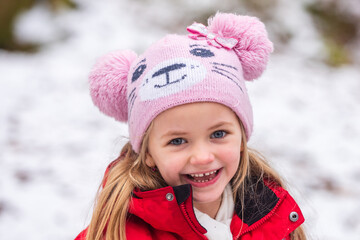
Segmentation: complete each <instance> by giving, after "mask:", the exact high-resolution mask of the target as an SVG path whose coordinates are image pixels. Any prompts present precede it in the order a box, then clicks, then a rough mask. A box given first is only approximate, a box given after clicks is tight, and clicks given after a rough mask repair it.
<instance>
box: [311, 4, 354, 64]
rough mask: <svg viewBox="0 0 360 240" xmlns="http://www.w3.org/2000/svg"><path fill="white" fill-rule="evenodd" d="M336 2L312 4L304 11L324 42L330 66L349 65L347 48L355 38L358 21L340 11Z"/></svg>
mask: <svg viewBox="0 0 360 240" xmlns="http://www.w3.org/2000/svg"><path fill="white" fill-rule="evenodd" d="M337 4H338V3H337V2H335V1H333V2H329V3H327V4H320V3H319V2H317V3H312V4H309V5H308V6H307V7H306V10H307V11H308V12H309V13H310V15H311V16H312V18H313V20H314V23H315V26H316V28H317V29H318V31H319V32H320V33H321V35H322V37H323V41H324V46H325V50H326V51H327V59H326V60H325V61H326V62H327V63H328V64H330V65H331V66H341V65H343V64H348V63H351V62H352V61H351V53H350V51H348V49H347V47H348V46H349V45H350V44H351V43H352V42H354V40H355V39H356V37H357V29H358V27H359V26H358V25H359V21H358V19H356V18H355V17H353V16H351V15H350V14H349V13H347V12H344V11H340V8H339V7H338V6H337Z"/></svg>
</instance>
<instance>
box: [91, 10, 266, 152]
mask: <svg viewBox="0 0 360 240" xmlns="http://www.w3.org/2000/svg"><path fill="white" fill-rule="evenodd" d="M192 26H195V28H190V27H189V28H188V30H189V29H190V30H189V32H190V33H191V34H190V35H189V36H183V35H174V34H173V35H167V36H165V37H164V38H162V39H161V40H159V41H158V42H156V43H155V44H153V45H152V46H151V47H150V48H149V49H147V50H146V51H145V52H144V53H143V54H142V55H140V56H139V57H137V55H136V54H135V53H134V52H132V51H129V50H127V51H117V52H113V53H110V54H108V55H106V56H104V57H103V58H101V59H100V60H99V61H98V62H97V63H96V65H95V67H94V68H93V71H92V72H91V74H90V77H89V79H90V92H91V96H92V98H93V102H94V104H95V105H96V106H98V107H99V109H100V110H101V111H103V112H104V113H105V114H107V115H109V116H112V117H114V118H115V119H116V120H119V121H128V124H129V134H130V142H131V144H132V147H133V149H134V151H136V152H138V151H139V149H140V145H141V142H142V138H143V135H144V133H145V132H146V130H147V128H148V126H149V125H150V123H151V121H152V120H153V119H154V118H155V117H156V116H157V115H158V114H160V113H161V112H163V111H165V110H167V109H169V108H171V107H174V106H178V105H182V104H186V103H192V102H217V103H221V104H224V105H226V106H228V107H229V108H231V109H232V110H233V111H234V112H235V113H236V114H237V116H238V117H239V119H240V120H241V122H242V123H243V125H244V128H245V132H246V136H247V138H249V137H250V135H251V132H252V128H253V114H252V107H251V104H250V100H249V97H248V93H247V90H246V86H245V80H253V79H254V78H257V77H259V76H260V75H261V73H262V72H263V70H264V69H265V67H266V64H267V61H268V55H269V53H270V52H271V51H272V43H271V42H270V41H269V40H268V38H267V33H266V31H265V28H264V25H263V24H262V23H261V22H260V21H259V20H258V19H256V18H254V17H248V16H237V15H234V14H221V13H218V14H217V15H216V16H215V17H214V18H213V19H210V20H209V27H205V26H203V25H201V24H197V23H195V24H194V25H192ZM199 26H200V30H199V31H197V29H199V28H198V27H199Z"/></svg>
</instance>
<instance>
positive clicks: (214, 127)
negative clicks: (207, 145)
mask: <svg viewBox="0 0 360 240" xmlns="http://www.w3.org/2000/svg"><path fill="white" fill-rule="evenodd" d="M227 125H229V126H231V125H233V124H232V123H231V122H226V121H221V122H219V123H217V124H215V125H214V126H211V127H210V128H209V129H208V130H212V129H216V128H219V127H222V126H227Z"/></svg>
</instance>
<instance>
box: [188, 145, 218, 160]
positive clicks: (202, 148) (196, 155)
mask: <svg viewBox="0 0 360 240" xmlns="http://www.w3.org/2000/svg"><path fill="white" fill-rule="evenodd" d="M214 160H215V155H214V153H213V152H212V150H211V146H209V145H208V144H204V143H203V144H197V145H195V146H194V147H193V149H192V151H191V157H190V163H191V164H194V165H206V164H209V163H211V162H213V161H214Z"/></svg>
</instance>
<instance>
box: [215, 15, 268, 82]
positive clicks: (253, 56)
mask: <svg viewBox="0 0 360 240" xmlns="http://www.w3.org/2000/svg"><path fill="white" fill-rule="evenodd" d="M208 28H209V30H210V31H211V32H213V33H216V34H218V35H219V36H222V37H228V38H236V39H238V40H239V43H238V44H237V45H236V46H235V47H234V48H233V50H234V51H235V53H236V54H237V56H238V57H239V60H240V62H241V65H242V67H243V74H244V79H245V80H248V81H251V80H253V79H256V78H258V77H260V75H261V74H262V73H263V71H264V70H265V68H266V65H267V62H268V59H269V54H270V53H271V52H272V51H273V44H272V42H271V41H270V40H269V39H268V36H267V32H266V30H265V26H264V24H263V23H262V22H260V21H259V20H258V19H257V18H255V17H250V16H239V15H235V14H230V13H217V14H216V15H215V16H214V17H213V18H210V19H209V20H208Z"/></svg>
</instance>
